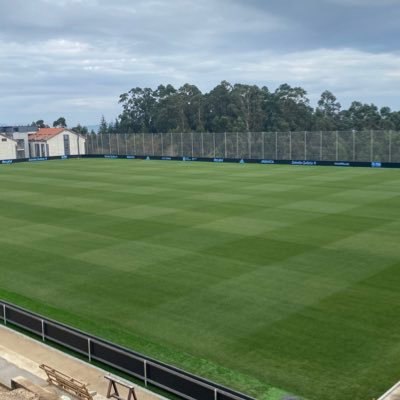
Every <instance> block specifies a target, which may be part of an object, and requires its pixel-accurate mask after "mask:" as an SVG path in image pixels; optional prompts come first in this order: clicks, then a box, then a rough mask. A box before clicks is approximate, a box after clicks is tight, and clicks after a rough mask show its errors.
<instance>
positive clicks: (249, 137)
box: [247, 132, 251, 158]
mask: <svg viewBox="0 0 400 400" xmlns="http://www.w3.org/2000/svg"><path fill="white" fill-rule="evenodd" d="M247 137H248V140H249V158H251V132H248V134H247Z"/></svg>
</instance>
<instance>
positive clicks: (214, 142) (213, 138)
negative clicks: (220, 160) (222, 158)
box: [213, 132, 215, 158]
mask: <svg viewBox="0 0 400 400" xmlns="http://www.w3.org/2000/svg"><path fill="white" fill-rule="evenodd" d="M213 142H214V158H215V132H213Z"/></svg>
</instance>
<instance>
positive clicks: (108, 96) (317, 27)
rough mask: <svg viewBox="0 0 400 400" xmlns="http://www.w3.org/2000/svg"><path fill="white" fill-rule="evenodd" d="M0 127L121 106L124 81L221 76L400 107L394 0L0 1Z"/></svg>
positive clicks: (206, 84) (85, 120)
mask: <svg viewBox="0 0 400 400" xmlns="http://www.w3.org/2000/svg"><path fill="white" fill-rule="evenodd" d="M0 16H1V18H0V90H1V95H0V123H10V124H13V123H17V124H24V123H29V122H31V121H33V120H37V119H44V120H45V121H46V122H47V123H49V124H52V122H53V121H54V120H55V119H57V118H58V117H59V116H64V117H65V118H66V120H67V122H68V124H69V126H73V125H75V124H76V123H78V122H80V123H81V124H85V125H87V124H97V123H98V122H99V120H100V118H101V115H102V114H104V116H105V117H106V119H107V120H112V119H114V118H115V117H116V116H117V115H118V114H119V112H120V106H119V105H118V96H119V94H121V93H123V92H126V91H128V90H129V89H130V88H132V87H136V86H140V87H144V86H150V87H153V88H155V87H156V86H157V85H158V84H161V83H162V84H167V83H172V84H173V85H174V86H176V87H179V86H180V85H182V84H183V83H185V82H189V83H192V84H195V85H197V86H198V87H199V88H200V89H201V90H202V91H208V90H210V89H211V88H212V87H214V86H215V85H217V84H218V83H219V82H220V81H221V80H223V79H225V80H228V81H229V82H231V83H235V82H240V83H249V84H258V85H260V86H263V85H265V86H267V87H268V88H269V89H270V90H275V89H276V87H277V86H278V85H279V84H281V83H285V82H287V83H289V84H290V85H292V86H302V87H304V88H305V89H306V90H307V92H308V96H309V97H310V99H311V102H312V105H315V103H316V101H317V99H318V98H319V95H320V94H321V92H322V91H324V90H325V89H329V90H331V91H332V92H333V93H334V94H335V95H336V97H337V98H338V100H339V101H340V102H341V103H342V105H343V106H345V107H347V106H348V105H349V102H350V101H352V100H360V101H362V102H367V103H375V104H377V105H378V106H383V105H388V106H390V107H391V108H392V109H395V110H399V109H400V40H399V38H400V23H399V21H400V0H197V1H194V0H113V1H111V0H29V1H28V0H0Z"/></svg>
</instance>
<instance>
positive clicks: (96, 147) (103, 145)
mask: <svg viewBox="0 0 400 400" xmlns="http://www.w3.org/2000/svg"><path fill="white" fill-rule="evenodd" d="M86 154H92V155H96V154H116V155H146V156H158V157H165V156H167V157H199V158H218V157H221V158H234V159H273V160H317V161H354V162H374V161H379V162H384V163H399V162H400V132H397V131H360V132H358V131H357V132H356V131H349V132H344V131H340V132H326V131H324V132H322V131H321V132H257V133H252V132H236V133H208V132H199V133H197V132H192V133H122V134H89V135H88V136H87V138H86Z"/></svg>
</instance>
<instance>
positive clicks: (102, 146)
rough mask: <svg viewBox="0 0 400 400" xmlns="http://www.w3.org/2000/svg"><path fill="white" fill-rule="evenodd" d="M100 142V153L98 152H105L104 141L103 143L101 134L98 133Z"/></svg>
mask: <svg viewBox="0 0 400 400" xmlns="http://www.w3.org/2000/svg"><path fill="white" fill-rule="evenodd" d="M100 143H101V153H100V154H105V151H104V143H103V134H102V133H101V134H100Z"/></svg>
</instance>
